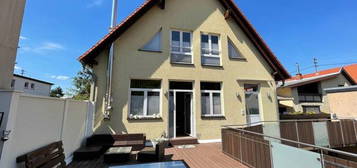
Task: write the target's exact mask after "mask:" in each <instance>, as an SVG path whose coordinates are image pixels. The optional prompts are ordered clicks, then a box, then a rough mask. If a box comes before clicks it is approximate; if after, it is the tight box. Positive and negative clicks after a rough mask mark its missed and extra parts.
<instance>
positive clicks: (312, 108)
mask: <svg viewBox="0 0 357 168" xmlns="http://www.w3.org/2000/svg"><path fill="white" fill-rule="evenodd" d="M302 108H303V110H304V113H315V114H318V113H321V110H320V106H302Z"/></svg>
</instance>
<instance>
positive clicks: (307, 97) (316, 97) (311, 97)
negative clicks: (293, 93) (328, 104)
mask: <svg viewBox="0 0 357 168" xmlns="http://www.w3.org/2000/svg"><path fill="white" fill-rule="evenodd" d="M299 102H300V103H305V102H306V103H307V102H309V103H313V102H316V103H321V102H322V94H317V93H299Z"/></svg>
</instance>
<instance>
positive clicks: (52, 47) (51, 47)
mask: <svg viewBox="0 0 357 168" xmlns="http://www.w3.org/2000/svg"><path fill="white" fill-rule="evenodd" d="M63 49H64V47H63V45H61V44H58V43H54V42H45V43H43V44H42V45H41V46H39V47H37V48H36V50H63Z"/></svg>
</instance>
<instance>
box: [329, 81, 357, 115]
mask: <svg viewBox="0 0 357 168" xmlns="http://www.w3.org/2000/svg"><path fill="white" fill-rule="evenodd" d="M325 92H326V94H327V99H328V101H329V107H330V112H331V113H333V114H334V115H335V116H336V117H337V118H357V108H356V106H357V101H356V99H355V98H356V97H357V86H349V87H337V88H328V89H325Z"/></svg>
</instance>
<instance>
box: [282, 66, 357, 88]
mask: <svg viewBox="0 0 357 168" xmlns="http://www.w3.org/2000/svg"><path fill="white" fill-rule="evenodd" d="M340 71H342V73H343V74H344V75H346V78H348V80H350V82H352V84H356V83H357V64H353V65H348V66H343V67H337V68H331V69H326V70H322V71H318V72H317V73H310V74H306V75H302V76H294V77H291V78H289V79H286V81H292V80H299V79H307V78H312V77H318V76H323V75H329V74H334V73H338V72H340Z"/></svg>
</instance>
